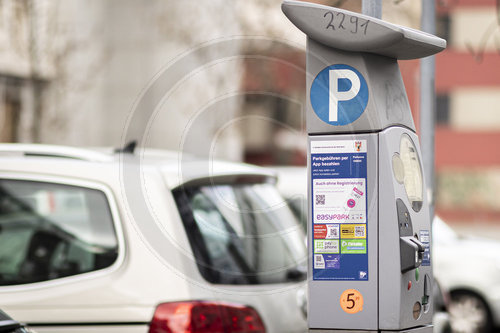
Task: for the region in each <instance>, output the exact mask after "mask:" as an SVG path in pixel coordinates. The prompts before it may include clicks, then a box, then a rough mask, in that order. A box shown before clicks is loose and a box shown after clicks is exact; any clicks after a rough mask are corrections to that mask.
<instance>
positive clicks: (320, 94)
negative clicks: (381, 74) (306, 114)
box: [310, 64, 368, 126]
mask: <svg viewBox="0 0 500 333" xmlns="http://www.w3.org/2000/svg"><path fill="white" fill-rule="evenodd" d="M310 98H311V105H312V107H313V110H314V112H315V113H316V115H317V116H318V117H319V118H320V119H321V120H323V121H324V122H325V123H327V124H330V125H335V126H342V125H348V124H350V123H352V122H353V121H355V120H356V119H358V118H359V117H360V116H361V115H362V114H363V112H364V111H365V109H366V105H367V104H368V85H367V84H366V81H365V78H364V77H363V75H361V73H360V72H358V70H356V69H355V68H353V67H351V66H348V65H341V64H339V65H332V66H328V67H326V68H325V69H323V70H322V71H321V72H319V74H318V75H317V76H316V78H315V79H314V81H313V83H312V85H311V95H310Z"/></svg>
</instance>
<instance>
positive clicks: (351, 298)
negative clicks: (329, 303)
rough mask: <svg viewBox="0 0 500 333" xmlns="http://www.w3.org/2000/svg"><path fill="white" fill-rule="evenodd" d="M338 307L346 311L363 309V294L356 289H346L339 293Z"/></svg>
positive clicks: (356, 311) (351, 311)
mask: <svg viewBox="0 0 500 333" xmlns="http://www.w3.org/2000/svg"><path fill="white" fill-rule="evenodd" d="M340 307H341V308H342V310H344V311H345V312H347V313H350V314H353V313H358V312H361V311H363V295H361V293H360V292H359V291H357V290H356V289H347V290H345V291H344V292H343V293H342V295H340Z"/></svg>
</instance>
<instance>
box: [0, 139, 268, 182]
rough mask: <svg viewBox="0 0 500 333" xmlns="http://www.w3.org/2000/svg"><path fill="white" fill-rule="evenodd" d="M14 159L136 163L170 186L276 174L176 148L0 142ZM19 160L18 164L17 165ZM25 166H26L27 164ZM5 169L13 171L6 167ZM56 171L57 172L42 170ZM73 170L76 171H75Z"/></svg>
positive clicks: (105, 166)
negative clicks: (125, 149) (125, 148)
mask: <svg viewBox="0 0 500 333" xmlns="http://www.w3.org/2000/svg"><path fill="white" fill-rule="evenodd" d="M3 158H5V159H11V160H12V159H13V160H16V161H19V162H20V163H23V162H24V163H23V165H26V163H25V161H26V158H29V159H30V163H29V166H32V165H33V164H37V162H38V163H43V164H53V163H54V162H57V163H58V164H62V162H64V163H65V165H67V166H68V167H67V168H64V171H65V172H64V173H65V175H67V173H68V172H69V171H67V170H68V169H72V166H73V167H75V168H74V169H75V170H77V169H81V167H82V165H86V166H87V167H89V168H96V167H97V168H99V169H100V170H103V172H105V171H106V170H109V169H111V170H114V172H116V169H117V168H120V163H126V164H136V165H139V166H140V167H141V168H143V169H156V170H157V171H159V172H160V173H161V174H162V176H163V177H164V179H165V181H166V183H167V184H168V186H169V187H170V188H171V189H174V188H177V187H179V186H184V185H195V184H203V183H207V184H213V183H234V182H242V181H258V182H263V181H267V182H275V178H276V177H275V174H274V172H272V171H271V170H268V169H265V168H261V167H257V166H253V165H249V164H245V163H235V162H228V161H220V160H215V159H211V158H203V157H197V156H194V155H192V154H188V153H183V152H179V151H170V150H162V149H153V148H141V149H137V150H136V151H135V152H134V153H123V152H122V153H120V152H118V151H117V150H116V149H113V148H110V147H92V148H77V147H69V146H60V145H45V144H16V143H14V144H9V143H7V144H0V159H3ZM20 163H17V165H19V164H20ZM26 167H28V165H26ZM6 168H7V167H6V166H5V163H1V164H0V171H6ZM7 171H12V170H8V169H7ZM45 172H48V173H56V171H51V170H48V171H45ZM75 172H76V171H75Z"/></svg>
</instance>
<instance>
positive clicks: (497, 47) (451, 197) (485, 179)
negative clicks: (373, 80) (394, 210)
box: [412, 0, 500, 223]
mask: <svg viewBox="0 0 500 333" xmlns="http://www.w3.org/2000/svg"><path fill="white" fill-rule="evenodd" d="M436 4H437V6H436V9H437V22H438V24H437V34H439V35H440V36H441V37H443V38H445V39H446V40H447V41H448V47H447V49H446V50H445V51H444V52H442V53H440V54H438V55H437V56H436V96H437V101H436V103H437V109H436V112H437V115H436V119H437V128H436V177H437V179H436V180H437V192H436V194H437V197H436V207H437V213H438V214H440V215H441V216H442V217H444V218H446V219H448V220H451V221H458V222H466V223H481V222H488V221H491V222H500V199H499V198H500V149H499V148H498V144H499V143H500V53H499V52H500V11H499V10H500V7H498V6H499V4H500V3H499V2H498V1H496V0H446V1H438V2H436ZM414 96H416V95H414ZM412 98H413V99H415V97H412Z"/></svg>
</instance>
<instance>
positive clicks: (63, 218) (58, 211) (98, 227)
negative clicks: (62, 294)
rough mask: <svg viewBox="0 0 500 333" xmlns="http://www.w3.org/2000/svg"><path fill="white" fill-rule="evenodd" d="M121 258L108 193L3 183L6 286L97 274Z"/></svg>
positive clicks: (0, 210)
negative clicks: (96, 272) (90, 273)
mask: <svg viewBox="0 0 500 333" xmlns="http://www.w3.org/2000/svg"><path fill="white" fill-rule="evenodd" d="M117 257H118V241H117V238H116V233H115V230H114V225H113V218H112V214H111V210H110V208H109V203H108V201H107V198H106V195H105V194H104V193H103V192H102V191H99V190H96V189H90V188H85V187H79V186H73V185H62V184H55V183H48V182H38V181H27V180H11V179H0V286H7V285H19V284H26V283H33V282H41V281H47V280H53V279H57V278H61V277H66V276H71V275H77V274H81V273H86V272H91V271H95V270H99V269H102V268H105V267H108V266H110V265H112V264H113V262H114V261H115V260H116V258H117Z"/></svg>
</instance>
